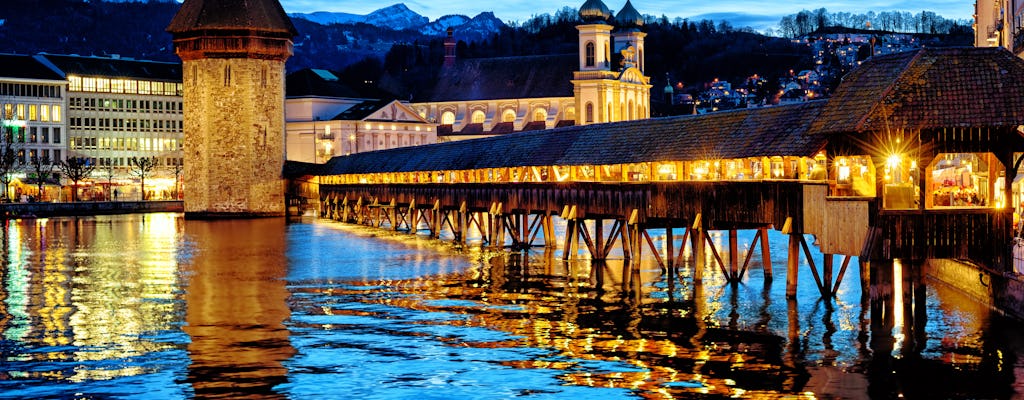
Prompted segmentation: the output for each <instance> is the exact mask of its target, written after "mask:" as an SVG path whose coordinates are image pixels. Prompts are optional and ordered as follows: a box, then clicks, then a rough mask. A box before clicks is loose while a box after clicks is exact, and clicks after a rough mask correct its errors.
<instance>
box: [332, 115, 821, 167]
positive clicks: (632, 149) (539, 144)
mask: <svg viewBox="0 0 1024 400" xmlns="http://www.w3.org/2000/svg"><path fill="white" fill-rule="evenodd" d="M824 104H825V103H824V101H813V102H807V103H802V104H798V105H793V106H779V107H768V108H758V109H747V110H740V111H730V112H721V113H715V114H707V115H696V116H682V117H669V118H657V119H647V120H639V121H628V122H618V123H610V124H597V125H585V126H570V127H565V128H558V129H552V130H540V131H530V132H521V133H513V134H507V135H501V136H494V137H488V138H482V139H475V140H464V141H455V142H446V143H438V144H433V145H426V146H414V147H403V148H398V149H391V150H381V151H374V152H367V153H357V154H353V155H349V156H344V157H335V158H333V159H331V161H330V162H328V163H327V164H324V165H323V166H322V167H320V170H319V172H316V174H322V175H333V174H346V173H365V172H410V171H442V170H466V169H479V168H500V167H513V166H547V165H601V164H622V163H637V162H648V161H665V160H682V161H687V160H701V159H708V158H743V157H756V156H776V155H779V156H786V155H792V156H811V155H813V154H814V153H816V152H817V151H818V150H820V149H822V148H823V147H824V144H825V138H824V137H823V136H812V135H807V134H806V131H807V128H808V127H809V126H810V123H811V121H813V120H814V118H815V117H816V116H817V115H818V113H819V112H820V111H821V109H822V107H823V106H824Z"/></svg>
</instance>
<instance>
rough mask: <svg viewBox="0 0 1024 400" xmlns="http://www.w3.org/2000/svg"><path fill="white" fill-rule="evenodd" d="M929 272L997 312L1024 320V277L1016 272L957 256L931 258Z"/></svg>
mask: <svg viewBox="0 0 1024 400" xmlns="http://www.w3.org/2000/svg"><path fill="white" fill-rule="evenodd" d="M927 274H928V276H930V277H931V278H934V279H935V280H937V281H939V283H941V284H944V285H947V286H950V287H953V288H956V289H957V290H960V291H961V292H963V293H965V294H967V295H968V296H970V297H971V298H973V299H974V300H975V301H977V302H979V303H981V304H984V305H987V306H988V307H989V308H991V309H993V310H996V311H997V312H1000V313H1002V314H1005V315H1009V316H1011V317H1014V318H1016V319H1019V320H1024V277H1022V276H1020V275H1018V274H1016V273H1012V272H1008V273H1000V272H997V271H993V270H990V269H988V268H984V267H981V266H977V265H972V264H968V263H964V262H960V261H957V260H947V259H931V260H928V263H927Z"/></svg>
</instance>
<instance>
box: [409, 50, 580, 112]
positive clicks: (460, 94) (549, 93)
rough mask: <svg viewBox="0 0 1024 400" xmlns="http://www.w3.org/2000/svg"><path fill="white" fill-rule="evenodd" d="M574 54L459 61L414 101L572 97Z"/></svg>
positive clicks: (575, 64) (577, 62)
mask: <svg viewBox="0 0 1024 400" xmlns="http://www.w3.org/2000/svg"><path fill="white" fill-rule="evenodd" d="M578 67H579V61H578V60H577V58H576V55H575V54H563V55H547V56H522V57H500V58H476V59H463V60H458V61H457V62H456V63H455V65H453V66H451V67H449V68H446V69H444V70H443V71H442V72H441V73H440V76H438V79H437V82H436V83H435V84H434V86H433V87H432V88H431V89H429V90H427V91H426V92H425V93H422V94H420V95H418V96H416V97H415V98H414V99H413V101H416V102H441V101H468V100H496V99H522V98H538V97H572V96H573V87H572V76H573V75H572V73H573V71H575V70H576V69H577V68H578Z"/></svg>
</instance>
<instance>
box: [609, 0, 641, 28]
mask: <svg viewBox="0 0 1024 400" xmlns="http://www.w3.org/2000/svg"><path fill="white" fill-rule="evenodd" d="M615 23H616V24H617V25H619V27H622V28H632V27H640V26H644V16H643V15H640V12H639V11H637V10H636V8H635V7H633V4H632V3H630V2H629V0H626V5H624V6H622V9H621V10H619V13H618V14H615Z"/></svg>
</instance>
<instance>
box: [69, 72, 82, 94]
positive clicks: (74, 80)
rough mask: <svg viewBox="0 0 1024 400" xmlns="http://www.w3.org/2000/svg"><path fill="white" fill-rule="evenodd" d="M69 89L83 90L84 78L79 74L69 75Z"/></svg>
mask: <svg viewBox="0 0 1024 400" xmlns="http://www.w3.org/2000/svg"><path fill="white" fill-rule="evenodd" d="M68 90H71V91H75V92H77V91H81V90H82V78H81V77H79V76H69V77H68Z"/></svg>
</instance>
